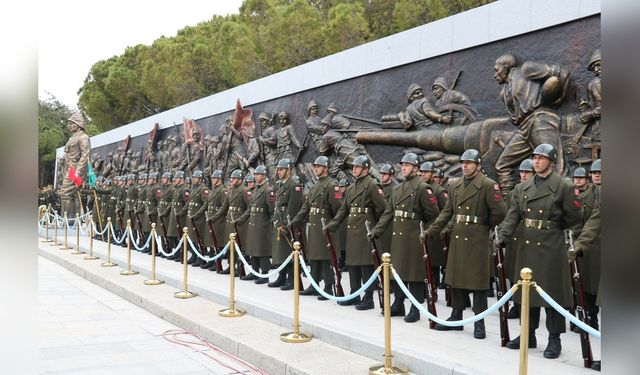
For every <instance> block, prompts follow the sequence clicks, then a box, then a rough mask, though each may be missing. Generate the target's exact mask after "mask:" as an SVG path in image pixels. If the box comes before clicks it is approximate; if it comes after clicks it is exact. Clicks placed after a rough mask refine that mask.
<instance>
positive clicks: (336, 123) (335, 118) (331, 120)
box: [323, 103, 351, 129]
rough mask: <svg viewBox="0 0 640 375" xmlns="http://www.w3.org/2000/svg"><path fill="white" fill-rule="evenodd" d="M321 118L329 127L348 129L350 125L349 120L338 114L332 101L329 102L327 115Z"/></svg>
mask: <svg viewBox="0 0 640 375" xmlns="http://www.w3.org/2000/svg"><path fill="white" fill-rule="evenodd" d="M323 120H324V121H325V122H327V123H328V124H329V127H330V128H331V129H348V128H349V126H350V125H351V121H349V120H348V119H347V118H346V117H344V116H342V115H339V114H338V107H336V105H335V104H333V103H331V104H329V107H328V108H327V115H326V116H325V117H324V119H323Z"/></svg>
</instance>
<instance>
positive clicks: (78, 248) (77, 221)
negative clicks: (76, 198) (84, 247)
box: [70, 212, 84, 255]
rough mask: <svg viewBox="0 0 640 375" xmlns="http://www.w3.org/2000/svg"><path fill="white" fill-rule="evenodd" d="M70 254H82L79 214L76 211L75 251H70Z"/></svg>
mask: <svg viewBox="0 0 640 375" xmlns="http://www.w3.org/2000/svg"><path fill="white" fill-rule="evenodd" d="M70 254H74V255H78V254H84V251H80V214H79V213H77V212H76V251H72V252H71V253H70Z"/></svg>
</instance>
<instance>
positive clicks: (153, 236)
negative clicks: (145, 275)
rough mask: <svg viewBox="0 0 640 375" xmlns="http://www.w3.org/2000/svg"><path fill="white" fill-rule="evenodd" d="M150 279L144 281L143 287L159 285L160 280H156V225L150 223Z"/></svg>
mask: <svg viewBox="0 0 640 375" xmlns="http://www.w3.org/2000/svg"><path fill="white" fill-rule="evenodd" d="M149 235H150V236H151V278H150V279H149V280H145V281H144V285H160V284H162V283H164V281H162V280H158V279H156V223H151V233H149Z"/></svg>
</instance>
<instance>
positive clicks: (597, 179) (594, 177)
mask: <svg viewBox="0 0 640 375" xmlns="http://www.w3.org/2000/svg"><path fill="white" fill-rule="evenodd" d="M591 181H593V183H594V184H596V185H598V186H600V184H601V183H602V172H599V171H595V172H591Z"/></svg>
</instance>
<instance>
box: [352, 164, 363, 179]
mask: <svg viewBox="0 0 640 375" xmlns="http://www.w3.org/2000/svg"><path fill="white" fill-rule="evenodd" d="M363 171H364V168H362V167H360V166H358V165H354V166H353V167H352V168H351V174H352V175H353V177H356V178H358V177H360V176H362V174H363Z"/></svg>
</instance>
